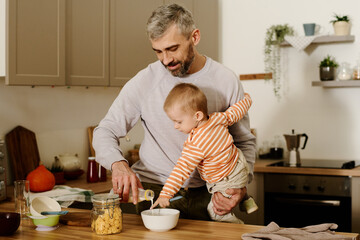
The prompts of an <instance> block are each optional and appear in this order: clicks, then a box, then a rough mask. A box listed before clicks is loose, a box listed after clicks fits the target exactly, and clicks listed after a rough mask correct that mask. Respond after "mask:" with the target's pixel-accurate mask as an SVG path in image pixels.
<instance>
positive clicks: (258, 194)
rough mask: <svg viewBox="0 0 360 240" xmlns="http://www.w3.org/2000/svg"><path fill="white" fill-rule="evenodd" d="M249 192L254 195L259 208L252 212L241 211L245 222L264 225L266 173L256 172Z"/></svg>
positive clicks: (241, 217) (248, 189)
mask: <svg viewBox="0 0 360 240" xmlns="http://www.w3.org/2000/svg"><path fill="white" fill-rule="evenodd" d="M247 193H248V195H249V196H252V197H253V198H254V200H255V202H256V204H257V205H258V207H259V209H258V210H257V211H255V212H253V213H251V214H246V213H244V212H241V213H240V219H241V220H243V221H244V223H245V224H255V225H264V174H263V173H254V179H253V180H252V182H251V183H250V184H249V185H248V186H247Z"/></svg>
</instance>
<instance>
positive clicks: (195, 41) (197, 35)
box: [191, 29, 200, 46]
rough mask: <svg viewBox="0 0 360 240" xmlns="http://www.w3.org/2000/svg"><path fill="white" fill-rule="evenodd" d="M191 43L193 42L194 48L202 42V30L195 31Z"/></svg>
mask: <svg viewBox="0 0 360 240" xmlns="http://www.w3.org/2000/svg"><path fill="white" fill-rule="evenodd" d="M191 41H192V42H193V44H194V46H196V45H198V44H199V42H200V30H199V29H195V30H194V31H193V32H192V34H191Z"/></svg>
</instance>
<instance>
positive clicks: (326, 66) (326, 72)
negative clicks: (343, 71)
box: [319, 55, 339, 81]
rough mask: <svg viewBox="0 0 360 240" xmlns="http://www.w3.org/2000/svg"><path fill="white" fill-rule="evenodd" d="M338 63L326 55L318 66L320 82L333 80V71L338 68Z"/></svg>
mask: <svg viewBox="0 0 360 240" xmlns="http://www.w3.org/2000/svg"><path fill="white" fill-rule="evenodd" d="M338 66H339V65H338V63H337V62H336V61H335V59H334V58H333V57H331V56H330V55H327V56H326V57H325V58H324V59H323V60H322V61H321V62H320V64H319V68H320V80H321V81H329V80H334V79H335V70H336V68H337V67H338Z"/></svg>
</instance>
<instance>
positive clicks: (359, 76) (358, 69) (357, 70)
mask: <svg viewBox="0 0 360 240" xmlns="http://www.w3.org/2000/svg"><path fill="white" fill-rule="evenodd" d="M353 79H354V80H360V61H358V62H357V64H356V66H355V67H354V69H353Z"/></svg>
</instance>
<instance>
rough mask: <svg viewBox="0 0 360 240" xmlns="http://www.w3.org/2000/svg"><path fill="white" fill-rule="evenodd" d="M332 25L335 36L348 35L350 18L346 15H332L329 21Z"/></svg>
mask: <svg viewBox="0 0 360 240" xmlns="http://www.w3.org/2000/svg"><path fill="white" fill-rule="evenodd" d="M330 23H332V24H333V27H334V32H335V35H338V36H344V35H349V34H350V18H349V16H347V15H343V16H341V15H337V14H334V19H333V20H331V21H330Z"/></svg>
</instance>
